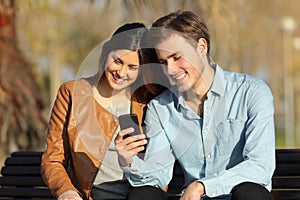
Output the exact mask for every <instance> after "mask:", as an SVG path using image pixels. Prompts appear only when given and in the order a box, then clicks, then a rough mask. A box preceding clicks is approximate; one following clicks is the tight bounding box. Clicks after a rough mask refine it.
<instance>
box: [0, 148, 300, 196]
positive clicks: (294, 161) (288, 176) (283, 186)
mask: <svg viewBox="0 0 300 200" xmlns="http://www.w3.org/2000/svg"><path fill="white" fill-rule="evenodd" d="M41 155H42V152H14V153H12V154H11V156H10V157H8V158H7V159H6V160H5V163H4V164H5V165H4V166H3V167H2V170H1V174H2V176H1V177H0V199H17V200H21V199H22V200H25V199H54V198H53V197H52V195H51V193H50V191H49V189H48V188H47V186H46V185H45V184H44V182H43V180H42V177H41V174H40V163H41ZM276 163H277V166H276V170H275V173H274V176H273V178H272V181H273V190H272V194H273V196H274V199H275V200H288V199H289V200H300V149H277V150H276ZM183 179H184V177H183V173H182V171H181V168H180V166H179V165H178V163H176V165H175V169H174V177H173V179H172V181H171V183H170V185H169V189H168V192H170V193H179V191H180V189H181V186H182V184H183Z"/></svg>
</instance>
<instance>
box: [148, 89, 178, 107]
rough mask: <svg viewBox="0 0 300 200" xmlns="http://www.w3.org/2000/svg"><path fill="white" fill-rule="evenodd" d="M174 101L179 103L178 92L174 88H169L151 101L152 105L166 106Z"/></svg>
mask: <svg viewBox="0 0 300 200" xmlns="http://www.w3.org/2000/svg"><path fill="white" fill-rule="evenodd" d="M174 101H177V97H176V91H174V88H168V89H166V90H165V91H163V92H162V93H161V94H160V95H158V96H157V97H155V98H154V99H153V100H151V101H150V103H151V104H152V105H166V104H169V103H172V102H174Z"/></svg>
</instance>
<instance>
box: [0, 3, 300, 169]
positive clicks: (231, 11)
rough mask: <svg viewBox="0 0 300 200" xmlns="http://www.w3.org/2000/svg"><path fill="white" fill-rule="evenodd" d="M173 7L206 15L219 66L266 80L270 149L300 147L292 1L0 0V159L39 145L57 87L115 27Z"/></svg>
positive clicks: (299, 28)
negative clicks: (271, 115)
mask: <svg viewBox="0 0 300 200" xmlns="http://www.w3.org/2000/svg"><path fill="white" fill-rule="evenodd" d="M179 9H181V10H191V11H194V12H196V13H197V14H198V15H200V16H202V18H204V19H205V20H206V22H207V25H208V27H209V29H210V33H211V43H212V45H211V56H212V58H213V59H214V60H215V61H216V62H217V63H218V64H219V65H220V66H221V67H223V69H226V70H231V71H238V72H245V73H248V74H250V75H254V76H257V77H259V78H261V79H263V80H264V81H265V82H267V83H268V85H269V86H270V88H271V90H272V92H273V95H274V97H275V102H274V104H275V125H276V147H277V148H300V80H299V75H300V70H299V69H300V15H299V10H300V1H298V0H264V1H261V0H0V158H1V159H2V158H3V157H5V156H7V155H8V154H9V153H11V152H12V151H16V150H43V149H44V148H45V135H46V129H47V123H48V120H49V114H50V110H51V107H52V104H53V101H54V99H55V96H56V93H57V90H58V87H59V86H60V84H62V82H65V81H68V80H71V79H74V78H75V77H76V73H77V72H78V70H79V68H80V65H81V63H82V62H83V60H84V59H85V58H86V56H87V55H88V54H89V52H91V50H93V49H94V47H96V46H97V45H98V44H99V43H101V42H102V41H104V40H106V39H107V38H109V37H110V35H111V33H112V32H113V31H115V30H116V28H117V27H118V26H120V25H121V24H123V23H125V22H131V21H140V22H144V23H145V24H146V25H147V26H150V25H151V23H152V22H153V21H154V20H156V19H157V18H159V17H161V16H163V15H166V14H168V13H169V12H172V11H176V10H179ZM298 70H299V71H298ZM0 162H1V164H2V163H3V161H2V160H0Z"/></svg>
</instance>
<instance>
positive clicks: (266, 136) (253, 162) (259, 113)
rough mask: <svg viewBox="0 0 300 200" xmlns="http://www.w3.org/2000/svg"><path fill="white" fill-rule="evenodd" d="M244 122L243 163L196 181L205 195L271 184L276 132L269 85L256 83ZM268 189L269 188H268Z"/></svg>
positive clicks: (249, 98) (251, 92) (211, 195)
mask: <svg viewBox="0 0 300 200" xmlns="http://www.w3.org/2000/svg"><path fill="white" fill-rule="evenodd" d="M247 98H248V100H247V101H246V102H247V105H245V106H247V117H248V119H247V121H246V123H245V128H246V130H245V146H244V148H243V155H242V156H243V161H242V162H240V163H237V165H235V166H234V167H232V168H229V169H227V170H224V171H221V172H220V173H217V174H214V175H211V176H207V177H205V178H203V179H200V180H198V181H200V182H202V183H203V184H204V185H205V191H206V195H207V196H210V197H213V196H217V195H221V194H228V193H230V191H231V190H232V188H233V187H234V186H235V185H238V184H239V183H242V182H246V181H251V182H254V183H258V184H261V185H263V186H270V185H271V178H272V175H273V172H274V170H275V130H274V106H273V96H272V93H271V91H270V89H269V88H268V86H267V85H266V84H265V83H263V82H262V81H259V82H258V83H256V84H254V86H253V87H251V89H250V90H249V95H248V96H247ZM268 189H269V190H270V189H271V188H268Z"/></svg>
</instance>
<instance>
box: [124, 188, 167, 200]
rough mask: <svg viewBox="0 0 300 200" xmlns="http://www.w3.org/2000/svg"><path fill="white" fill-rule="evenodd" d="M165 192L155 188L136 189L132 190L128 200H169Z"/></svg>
mask: <svg viewBox="0 0 300 200" xmlns="http://www.w3.org/2000/svg"><path fill="white" fill-rule="evenodd" d="M167 199H168V196H167V193H165V192H164V191H163V190H161V189H159V188H156V187H153V186H143V187H135V188H133V189H132V190H131V192H130V194H129V195H128V198H127V200H167Z"/></svg>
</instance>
